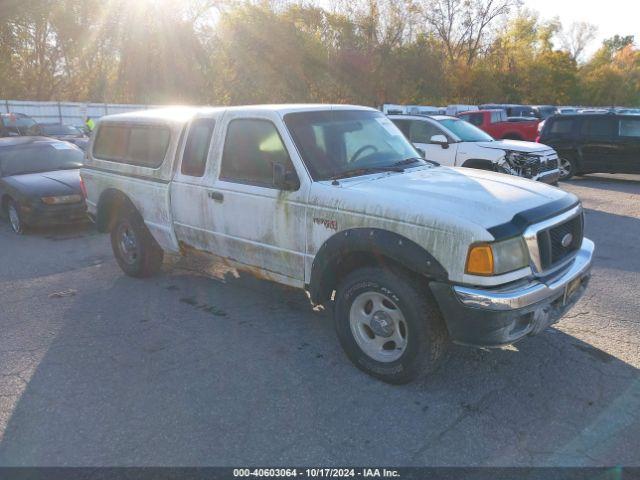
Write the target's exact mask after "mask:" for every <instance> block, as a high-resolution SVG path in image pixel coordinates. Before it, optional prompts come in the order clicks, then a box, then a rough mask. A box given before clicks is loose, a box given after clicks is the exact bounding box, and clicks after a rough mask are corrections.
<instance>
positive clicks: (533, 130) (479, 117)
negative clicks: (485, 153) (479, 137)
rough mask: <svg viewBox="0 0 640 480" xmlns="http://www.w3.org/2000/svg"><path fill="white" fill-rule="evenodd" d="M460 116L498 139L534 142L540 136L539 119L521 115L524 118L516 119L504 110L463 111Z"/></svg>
mask: <svg viewBox="0 0 640 480" xmlns="http://www.w3.org/2000/svg"><path fill="white" fill-rule="evenodd" d="M458 117H459V118H461V119H463V120H466V121H467V122H469V123H471V124H472V125H475V126H476V127H478V128H479V129H481V130H484V131H485V132H487V133H488V134H489V135H491V136H492V137H493V138H495V139H498V140H502V139H510V140H526V141H529V142H532V141H534V140H535V139H536V137H537V136H538V122H539V120H538V119H536V118H531V117H519V118H522V119H523V120H520V121H515V120H514V117H507V116H506V113H505V111H504V110H480V111H478V112H462V113H460V114H459V115H458ZM509 118H511V120H510V119H509ZM515 118H518V117H515Z"/></svg>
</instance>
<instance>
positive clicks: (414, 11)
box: [0, 0, 640, 106]
mask: <svg viewBox="0 0 640 480" xmlns="http://www.w3.org/2000/svg"><path fill="white" fill-rule="evenodd" d="M594 37H595V27H593V26H592V25H589V24H585V23H575V24H572V25H562V24H561V23H560V22H559V21H558V20H551V21H543V20H541V19H540V17H539V15H538V14H537V13H536V12H534V11H531V10H527V9H524V8H523V7H522V4H521V0H351V1H348V2H347V1H346V0H333V1H332V0H318V1H316V2H313V1H291V0H271V1H268V0H257V1H249V0H244V1H243V0H188V1H181V2H175V1H173V0H135V1H130V0H21V1H15V0H6V1H4V2H2V3H1V6H0V98H12V99H32V100H70V101H92V102H111V103H187V104H211V105H228V104H250V103H282V102H349V103H356V104H365V105H380V104H382V103H403V104H423V105H446V104H451V103H471V104H477V103H483V102H505V103H530V104H547V103H550V104H562V105H571V104H578V105H594V106H597V105H602V106H612V105H626V106H639V105H640V50H639V49H638V48H637V47H636V45H635V44H634V38H633V37H631V36H615V37H613V38H610V39H607V40H605V41H604V42H603V43H602V45H601V46H600V47H599V49H598V50H597V51H596V52H595V53H594V54H593V55H591V56H590V57H589V58H585V53H584V52H585V49H587V48H588V46H589V44H590V42H592V41H593V39H594Z"/></svg>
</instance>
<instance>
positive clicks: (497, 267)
mask: <svg viewBox="0 0 640 480" xmlns="http://www.w3.org/2000/svg"><path fill="white" fill-rule="evenodd" d="M528 264H529V255H528V253H527V249H526V246H525V244H524V241H523V240H522V237H516V238H511V239H509V240H504V241H502V242H496V243H478V244H475V245H472V246H471V247H470V248H469V254H468V255H467V266H466V272H467V273H468V274H471V275H482V276H489V275H502V274H503V273H509V272H513V271H515V270H519V269H521V268H524V267H526V266H527V265H528Z"/></svg>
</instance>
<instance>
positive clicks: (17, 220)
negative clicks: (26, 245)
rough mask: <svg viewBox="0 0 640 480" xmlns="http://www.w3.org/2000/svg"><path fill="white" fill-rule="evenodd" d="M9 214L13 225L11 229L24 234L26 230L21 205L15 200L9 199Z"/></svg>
mask: <svg viewBox="0 0 640 480" xmlns="http://www.w3.org/2000/svg"><path fill="white" fill-rule="evenodd" d="M7 215H8V217H9V224H10V225H11V230H13V231H14V232H15V233H17V234H18V235H22V234H23V233H24V232H25V225H24V221H23V220H22V216H21V215H20V206H19V205H18V203H17V202H16V201H14V200H9V202H8V203H7Z"/></svg>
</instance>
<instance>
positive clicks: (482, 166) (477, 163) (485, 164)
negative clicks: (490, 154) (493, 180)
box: [460, 158, 497, 172]
mask: <svg viewBox="0 0 640 480" xmlns="http://www.w3.org/2000/svg"><path fill="white" fill-rule="evenodd" d="M496 165H497V163H496V162H494V161H492V160H487V159H485V158H470V159H468V160H465V162H464V163H463V164H462V165H460V166H461V167H466V168H476V169H478V170H490V171H492V172H493V171H495V167H496Z"/></svg>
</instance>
